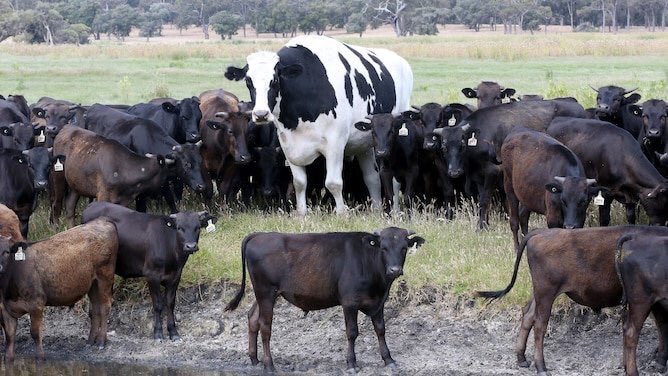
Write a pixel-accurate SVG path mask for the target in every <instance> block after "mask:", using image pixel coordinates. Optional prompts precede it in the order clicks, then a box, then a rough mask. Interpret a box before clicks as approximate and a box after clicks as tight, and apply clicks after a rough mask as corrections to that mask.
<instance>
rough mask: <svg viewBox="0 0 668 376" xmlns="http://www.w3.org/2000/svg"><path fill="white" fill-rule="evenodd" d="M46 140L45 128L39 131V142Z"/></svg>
mask: <svg viewBox="0 0 668 376" xmlns="http://www.w3.org/2000/svg"><path fill="white" fill-rule="evenodd" d="M44 141H46V136H45V135H44V130H41V131H39V135H38V136H37V142H38V143H42V142H44Z"/></svg>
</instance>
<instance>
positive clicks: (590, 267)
mask: <svg viewBox="0 0 668 376" xmlns="http://www.w3.org/2000/svg"><path fill="white" fill-rule="evenodd" d="M630 234H638V235H640V236H649V235H662V236H668V228H665V227H659V226H614V227H595V228H587V229H575V230H565V229H555V228H553V229H537V230H533V231H531V232H529V234H528V235H527V236H526V237H525V238H524V240H523V241H522V244H521V245H520V248H519V251H518V252H517V256H516V258H515V266H514V269H513V276H512V279H511V281H510V284H509V285H508V286H507V287H506V288H505V289H504V290H500V291H478V292H476V295H477V296H479V297H483V298H488V299H497V298H501V297H503V296H505V295H506V294H507V293H508V292H509V291H510V290H511V289H512V288H513V286H514V285H515V280H516V279H517V271H518V269H519V266H520V261H521V259H522V253H523V251H524V248H525V247H526V250H527V261H528V264H529V271H530V273H531V280H532V283H533V296H532V298H531V299H530V300H529V302H528V303H527V305H526V306H525V307H524V308H523V309H522V318H521V320H520V323H521V324H520V333H519V335H518V338H517V344H516V346H515V352H516V353H517V362H518V364H519V366H520V367H528V366H529V364H530V362H528V361H527V360H526V356H525V351H526V345H527V339H528V338H529V332H530V331H531V328H533V330H534V338H535V350H534V361H535V365H536V370H537V371H538V374H539V375H547V369H546V368H545V358H544V355H543V340H544V339H545V332H546V329H547V324H548V321H549V320H550V314H551V311H552V304H553V303H554V300H555V299H556V298H557V297H558V296H559V295H561V294H566V295H567V296H568V297H569V298H571V299H572V300H573V301H575V302H576V303H578V304H581V305H584V306H587V307H591V308H592V309H594V310H600V309H601V308H604V307H613V306H616V305H619V304H621V300H622V286H621V284H620V282H619V278H618V277H617V271H616V269H615V252H616V249H617V240H619V239H620V238H621V237H622V236H625V235H630Z"/></svg>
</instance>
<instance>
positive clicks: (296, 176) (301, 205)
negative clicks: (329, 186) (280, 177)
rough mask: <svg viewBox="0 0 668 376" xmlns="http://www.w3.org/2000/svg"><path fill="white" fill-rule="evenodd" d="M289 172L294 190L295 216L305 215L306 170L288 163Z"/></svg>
mask: <svg viewBox="0 0 668 376" xmlns="http://www.w3.org/2000/svg"><path fill="white" fill-rule="evenodd" d="M290 171H291V172H292V186H293V187H294V189H295V201H296V202H297V214H299V215H306V169H305V168H304V167H302V166H295V165H293V164H292V163H290Z"/></svg>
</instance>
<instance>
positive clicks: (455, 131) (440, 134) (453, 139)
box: [425, 126, 470, 178]
mask: <svg viewBox="0 0 668 376" xmlns="http://www.w3.org/2000/svg"><path fill="white" fill-rule="evenodd" d="M469 128H470V126H468V127H462V126H456V127H443V128H437V129H435V130H434V132H433V134H431V135H429V134H428V135H427V137H431V139H432V140H433V141H434V142H438V141H440V149H441V158H442V159H443V160H444V161H445V162H446V163H447V165H448V176H449V177H451V178H458V177H460V176H462V175H464V168H465V153H466V148H467V139H466V134H467V131H468V130H469ZM427 137H425V139H426V138H427Z"/></svg>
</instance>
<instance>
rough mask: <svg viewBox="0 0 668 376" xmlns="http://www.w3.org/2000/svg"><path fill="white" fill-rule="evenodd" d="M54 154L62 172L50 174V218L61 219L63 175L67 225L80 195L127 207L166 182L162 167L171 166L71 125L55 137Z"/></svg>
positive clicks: (70, 222)
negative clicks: (67, 187) (140, 196)
mask: <svg viewBox="0 0 668 376" xmlns="http://www.w3.org/2000/svg"><path fill="white" fill-rule="evenodd" d="M53 153H54V155H56V156H57V158H60V157H63V156H64V159H63V161H64V171H63V172H59V173H56V172H54V173H53V174H51V175H52V176H53V178H52V180H53V181H54V184H52V185H54V186H55V187H54V191H55V192H56V193H55V194H54V196H55V197H54V200H53V203H52V218H53V219H54V220H55V219H57V218H58V216H60V205H61V202H62V195H63V192H64V188H63V181H62V178H63V176H64V180H65V181H66V184H67V186H69V188H70V190H69V193H68V194H67V202H66V210H67V219H68V221H69V222H68V223H69V225H70V226H73V225H74V215H75V213H74V211H75V209H76V205H77V202H78V201H79V197H80V196H85V197H93V198H96V199H97V200H98V201H109V202H112V203H115V204H120V205H123V206H127V205H128V204H129V203H130V202H131V201H132V200H134V199H135V198H136V197H137V196H138V195H139V194H141V193H143V192H150V191H154V190H158V189H159V188H160V187H161V186H162V185H163V184H164V183H165V179H166V177H167V168H165V166H166V165H167V164H168V163H170V160H168V159H165V158H164V157H162V156H160V155H158V156H157V157H156V156H143V155H138V154H135V153H133V152H131V151H130V150H129V149H128V148H126V147H125V146H123V145H121V144H120V143H118V142H116V141H114V140H110V139H107V138H104V137H102V136H99V135H97V134H95V133H93V132H91V131H88V130H86V129H82V128H77V127H74V126H71V125H68V126H65V127H64V128H63V129H62V130H61V131H60V132H59V133H58V136H56V139H55V141H54V149H53ZM61 163H62V162H61Z"/></svg>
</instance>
